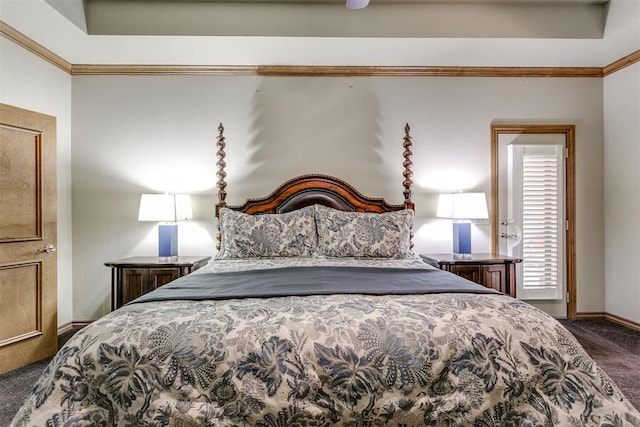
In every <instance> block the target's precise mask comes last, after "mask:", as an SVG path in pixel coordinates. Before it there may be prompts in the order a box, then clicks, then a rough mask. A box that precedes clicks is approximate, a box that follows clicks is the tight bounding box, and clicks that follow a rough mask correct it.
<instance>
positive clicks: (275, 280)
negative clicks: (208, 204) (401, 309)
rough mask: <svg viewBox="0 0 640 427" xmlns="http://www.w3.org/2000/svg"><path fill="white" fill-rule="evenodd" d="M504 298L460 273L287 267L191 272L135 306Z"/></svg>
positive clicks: (139, 300) (429, 270)
mask: <svg viewBox="0 0 640 427" xmlns="http://www.w3.org/2000/svg"><path fill="white" fill-rule="evenodd" d="M449 292H453V293H476V294H499V292H498V291H495V290H493V289H489V288H485V287H484V286H481V285H478V284H476V283H474V282H471V281H469V280H467V279H464V278H462V277H459V276H456V275H455V274H452V273H448V272H445V271H441V270H431V269H422V268H416V269H412V268H367V267H285V268H271V269H263V270H246V271H238V272H230V273H200V274H190V275H187V276H184V277H181V278H179V279H176V280H174V281H173V282H171V283H169V284H167V285H164V286H162V287H160V288H158V289H156V290H154V291H152V292H150V293H148V294H145V295H143V296H141V297H139V298H137V299H135V300H133V301H131V302H130V304H133V303H140V302H148V301H166V300H208V299H213V300H219V299H231V298H268V297H282V296H304V295H328V294H367V295H387V294H396V295H401V294H429V293H449Z"/></svg>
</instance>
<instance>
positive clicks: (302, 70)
mask: <svg viewBox="0 0 640 427" xmlns="http://www.w3.org/2000/svg"><path fill="white" fill-rule="evenodd" d="M71 74H73V75H74V76H75V75H141V74H144V75H176V74H182V75H185V74H199V75H202V74H206V75H241V76H272V77H384V76H392V77H596V78H600V77H603V73H602V68H601V67H396V66H299V65H259V66H197V65H193V66H185V65H73V66H72V70H71Z"/></svg>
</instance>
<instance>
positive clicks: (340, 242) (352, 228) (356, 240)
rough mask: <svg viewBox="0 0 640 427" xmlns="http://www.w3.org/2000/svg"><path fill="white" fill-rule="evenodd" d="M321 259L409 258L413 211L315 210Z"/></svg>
mask: <svg viewBox="0 0 640 427" xmlns="http://www.w3.org/2000/svg"><path fill="white" fill-rule="evenodd" d="M315 218H316V227H317V229H318V249H317V252H318V253H319V254H320V255H324V256H329V257H376V258H406V257H411V256H413V253H412V252H411V227H412V225H413V211H412V210H410V209H405V210H401V211H395V212H387V213H368V212H364V213H363V212H343V211H339V210H337V209H333V208H329V207H327V206H322V205H316V206H315Z"/></svg>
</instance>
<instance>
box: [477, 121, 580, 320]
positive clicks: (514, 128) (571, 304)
mask: <svg viewBox="0 0 640 427" xmlns="http://www.w3.org/2000/svg"><path fill="white" fill-rule="evenodd" d="M551 133H556V134H564V138H565V144H566V149H567V153H566V162H567V163H566V167H565V209H566V212H565V214H566V218H567V227H566V231H565V239H566V242H565V243H566V248H565V251H566V269H567V271H566V275H567V278H566V280H567V317H568V318H569V319H575V318H576V245H575V242H576V238H575V227H576V221H575V216H576V215H575V212H576V196H575V193H576V185H575V125H569V124H494V123H492V124H491V194H490V199H491V200H490V201H489V223H490V225H491V252H492V253H494V254H497V253H498V245H499V242H498V237H497V233H498V229H499V228H498V211H499V207H498V194H499V192H498V190H499V188H498V187H499V179H498V171H499V169H498V168H499V165H498V158H499V145H498V142H499V138H500V135H505V134H551Z"/></svg>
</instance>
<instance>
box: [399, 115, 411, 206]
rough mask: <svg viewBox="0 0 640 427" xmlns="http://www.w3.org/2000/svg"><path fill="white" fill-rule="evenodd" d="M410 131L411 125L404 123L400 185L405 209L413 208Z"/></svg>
mask: <svg viewBox="0 0 640 427" xmlns="http://www.w3.org/2000/svg"><path fill="white" fill-rule="evenodd" d="M410 131H411V127H410V126H409V123H406V124H405V125H404V143H403V144H402V146H403V147H404V153H403V154H402V155H403V156H404V162H402V166H404V172H403V173H402V175H403V176H404V181H403V182H402V185H403V186H404V191H403V193H404V204H405V206H406V207H407V209H413V202H412V201H411V187H412V186H413V180H412V179H411V178H412V177H413V170H412V167H413V162H412V161H411V157H412V156H413V152H412V151H411V147H412V146H413V143H412V142H411V135H410V134H409V132H410Z"/></svg>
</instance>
